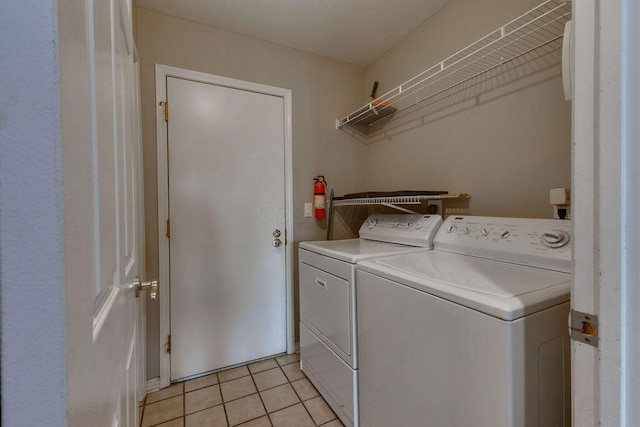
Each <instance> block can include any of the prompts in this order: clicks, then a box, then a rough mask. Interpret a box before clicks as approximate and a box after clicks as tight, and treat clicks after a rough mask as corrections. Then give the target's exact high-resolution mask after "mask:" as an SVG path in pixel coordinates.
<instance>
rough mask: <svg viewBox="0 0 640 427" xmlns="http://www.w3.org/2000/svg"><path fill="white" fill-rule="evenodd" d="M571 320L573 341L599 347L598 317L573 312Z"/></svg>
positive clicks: (570, 326)
mask: <svg viewBox="0 0 640 427" xmlns="http://www.w3.org/2000/svg"><path fill="white" fill-rule="evenodd" d="M569 320H570V323H569V333H570V334H571V339H572V340H574V341H580V342H582V343H585V344H589V345H590V346H593V347H596V348H597V347H598V316H596V315H593V314H588V313H582V312H580V311H576V310H571V316H570V317H569Z"/></svg>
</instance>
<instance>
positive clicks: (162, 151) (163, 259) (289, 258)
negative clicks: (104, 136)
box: [156, 64, 295, 388]
mask: <svg viewBox="0 0 640 427" xmlns="http://www.w3.org/2000/svg"><path fill="white" fill-rule="evenodd" d="M168 77H176V78H181V79H185V80H192V81H196V82H201V83H208V84H214V85H218V86H224V87H228V88H233V89H239V90H246V91H251V92H257V93H262V94H265V95H271V96H277V97H280V98H282V100H283V101H284V123H283V126H284V178H285V289H286V291H285V293H286V307H287V313H286V319H287V320H286V328H287V332H286V333H287V353H293V352H294V350H295V343H294V312H293V311H294V304H293V303H294V301H293V280H292V279H293V245H292V244H291V242H290V241H287V240H288V238H287V236H289V237H290V236H293V216H292V215H293V178H292V176H293V175H292V172H293V163H292V135H293V132H292V125H291V117H292V114H291V90H290V89H283V88H279V87H275V86H267V85H263V84H258V83H252V82H247V81H243V80H236V79H231V78H228V77H222V76H216V75H213V74H207V73H201V72H198V71H191V70H186V69H182V68H176V67H171V66H168V65H162V64H156V132H157V173H158V261H159V262H158V264H159V267H158V268H159V285H158V286H159V294H160V347H159V349H158V350H159V352H160V388H162V387H167V386H169V384H170V383H171V354H170V353H167V352H166V350H165V344H166V341H167V337H168V336H169V334H170V333H171V300H170V292H169V290H170V286H171V284H170V276H169V239H168V238H167V237H166V235H165V232H166V230H165V226H166V219H167V218H169V216H168V214H169V169H168V151H167V150H168V141H167V136H168V135H167V126H166V122H165V119H164V107H163V105H164V102H166V99H167V83H166V82H167V78H168Z"/></svg>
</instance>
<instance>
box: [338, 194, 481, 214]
mask: <svg viewBox="0 0 640 427" xmlns="http://www.w3.org/2000/svg"><path fill="white" fill-rule="evenodd" d="M469 197H470V196H469V194H468V193H460V194H437V195H415V196H383V197H360V198H354V199H333V200H332V207H340V206H364V205H381V206H386V207H389V208H393V209H396V210H399V211H402V212H406V213H415V212H414V211H412V210H409V209H405V208H403V207H401V206H398V205H419V204H421V203H422V202H423V201H427V202H428V201H436V200H440V201H442V200H445V199H460V198H465V199H467V198H469Z"/></svg>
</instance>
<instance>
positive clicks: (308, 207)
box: [304, 203, 311, 218]
mask: <svg viewBox="0 0 640 427" xmlns="http://www.w3.org/2000/svg"><path fill="white" fill-rule="evenodd" d="M304 217H305V218H311V203H305V204H304Z"/></svg>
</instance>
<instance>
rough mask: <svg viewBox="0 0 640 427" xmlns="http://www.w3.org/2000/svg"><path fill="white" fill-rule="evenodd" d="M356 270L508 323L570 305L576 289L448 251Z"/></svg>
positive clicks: (560, 279) (559, 279)
mask: <svg viewBox="0 0 640 427" xmlns="http://www.w3.org/2000/svg"><path fill="white" fill-rule="evenodd" d="M357 268H359V269H362V270H365V271H368V272H370V273H374V274H376V275H379V276H382V277H385V278H387V279H390V280H393V281H397V282H399V283H402V284H404V285H407V286H410V287H412V288H415V289H418V290H420V291H423V292H428V293H430V294H433V295H435V296H438V297H440V298H443V299H446V300H449V301H452V302H455V303H458V304H461V305H464V306H467V307H469V308H471V309H474V310H478V311H482V312H484V313H486V314H489V315H491V316H495V317H498V318H500V319H504V320H515V319H517V318H519V317H523V316H526V315H527V314H530V313H534V312H536V311H540V310H542V309H545V308H547V307H551V306H553V305H557V304H560V303H562V302H566V301H569V293H570V285H571V275H570V274H567V273H560V272H556V271H550V270H543V269H539V268H533V267H526V266H521V265H515V264H509V263H506V262H500V261H491V260H487V259H482V258H477V257H473V256H468V255H460V254H453V253H449V252H443V251H429V252H421V253H414V254H408V255H401V256H393V257H388V258H383V259H377V260H370V261H364V262H362V263H360V264H358V267H357ZM362 286H366V283H365V284H363V285H362Z"/></svg>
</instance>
